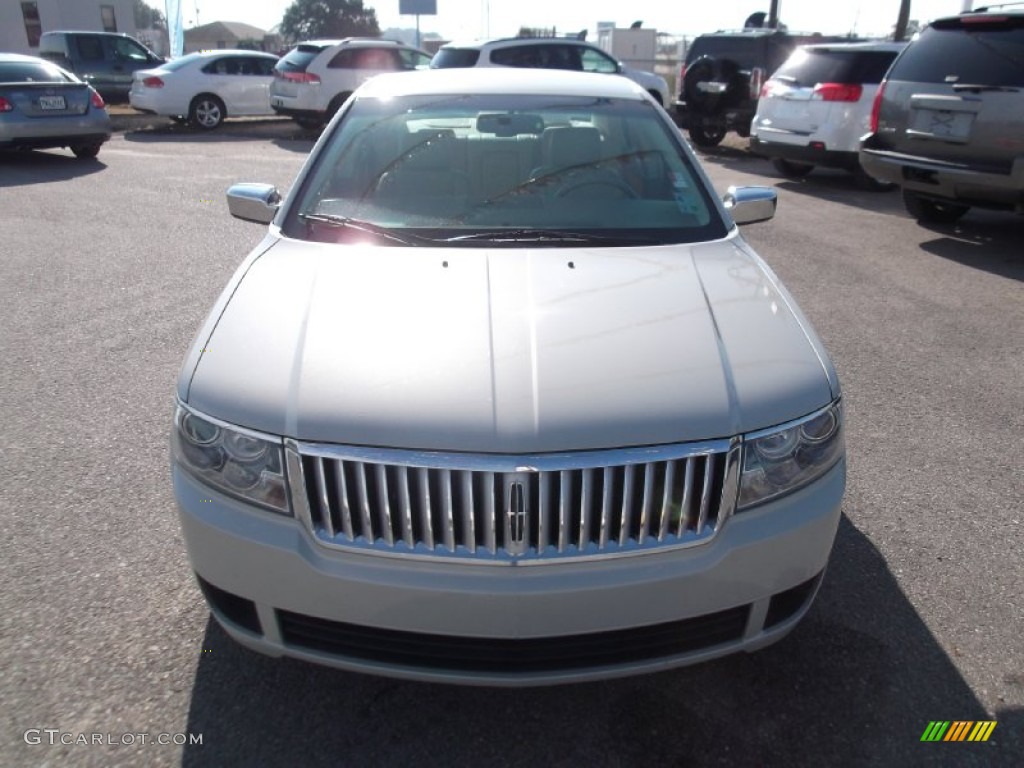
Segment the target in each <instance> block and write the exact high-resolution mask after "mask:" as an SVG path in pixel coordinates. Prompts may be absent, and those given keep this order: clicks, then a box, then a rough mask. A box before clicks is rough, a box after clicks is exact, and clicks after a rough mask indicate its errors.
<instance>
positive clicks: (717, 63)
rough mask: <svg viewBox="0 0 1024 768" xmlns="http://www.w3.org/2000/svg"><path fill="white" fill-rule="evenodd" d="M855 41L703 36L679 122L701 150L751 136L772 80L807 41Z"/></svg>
mask: <svg viewBox="0 0 1024 768" xmlns="http://www.w3.org/2000/svg"><path fill="white" fill-rule="evenodd" d="M844 40H845V41H846V42H850V38H842V37H825V36H823V35H795V34H791V33H789V32H783V31H780V30H777V29H771V28H751V29H741V30H733V31H724V32H713V33H709V34H706V35H699V36H698V37H696V38H695V39H694V41H693V43H692V44H691V45H690V47H689V48H688V49H687V51H686V61H685V62H684V63H683V65H682V67H680V70H679V78H678V80H677V91H678V93H677V95H676V100H675V103H674V105H673V115H674V117H675V120H676V123H677V124H678V125H679V126H680V127H681V128H685V129H686V130H687V132H688V133H689V136H690V140H691V141H692V142H693V143H694V144H696V145H697V146H699V147H714V146H717V145H718V144H720V143H721V142H722V139H724V138H725V136H726V134H727V133H728V132H729V131H735V132H736V133H738V134H739V135H740V136H743V137H747V136H750V126H751V123H752V122H753V119H754V114H755V113H756V112H757V100H758V98H759V96H760V93H761V87H762V86H763V85H764V83H765V81H766V80H767V79H768V76H769V75H771V73H772V72H774V71H775V70H776V69H778V68H779V67H780V66H782V64H783V62H785V61H786V59H787V58H789V56H790V54H791V53H792V52H793V50H794V49H795V48H796V47H797V46H798V45H802V44H807V43H829V42H842V41H844Z"/></svg>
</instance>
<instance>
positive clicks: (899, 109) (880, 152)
mask: <svg viewBox="0 0 1024 768" xmlns="http://www.w3.org/2000/svg"><path fill="white" fill-rule="evenodd" d="M870 129H871V130H870V133H869V134H868V135H867V136H866V137H865V139H864V142H863V143H862V145H861V152H860V161H861V164H862V165H863V166H864V169H865V170H866V171H867V172H868V173H869V174H870V175H871V176H873V177H875V178H876V179H879V180H880V181H883V182H889V183H892V184H899V185H900V186H901V187H902V189H903V202H904V204H905V205H906V207H907V210H908V211H909V212H910V214H911V215H912V216H914V217H915V218H917V219H919V220H920V221H927V222H937V223H949V222H953V221H956V220H957V219H959V218H960V217H961V216H963V215H964V214H965V213H966V212H967V211H968V210H969V209H970V208H971V207H972V206H977V207H979V208H991V209H995V210H1007V211H1014V212H1016V213H1022V212H1024V144H1022V139H1021V137H1022V136H1024V10H1022V9H1021V8H1015V9H1014V8H1008V7H1000V6H993V7H992V9H991V10H979V11H969V12H965V13H964V14H962V15H960V16H951V17H946V18H943V19H939V20H937V21H933V22H932V23H931V24H930V25H929V26H928V27H927V28H926V29H925V30H924V31H923V32H922V33H921V35H920V37H918V38H916V39H915V40H914V41H913V42H911V43H910V45H908V46H907V49H906V50H905V51H904V52H903V53H902V54H901V55H900V57H899V58H898V59H896V61H895V63H894V64H893V66H892V69H891V70H889V73H888V75H887V76H886V79H885V81H884V82H883V83H882V86H881V88H880V89H879V91H878V95H877V96H876V98H875V104H874V109H873V111H872V115H871V126H870Z"/></svg>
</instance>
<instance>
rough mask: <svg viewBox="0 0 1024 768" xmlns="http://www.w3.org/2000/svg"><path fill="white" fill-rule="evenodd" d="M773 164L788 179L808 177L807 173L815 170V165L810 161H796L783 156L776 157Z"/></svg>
mask: <svg viewBox="0 0 1024 768" xmlns="http://www.w3.org/2000/svg"><path fill="white" fill-rule="evenodd" d="M772 165H773V166H774V167H775V170H776V171H778V172H779V173H781V174H782V175H783V176H785V177H786V178H787V179H793V180H796V179H803V178H806V177H807V174H809V173H810V172H811V171H813V170H814V166H813V165H810V164H808V163H794V162H793V161H792V160H785V159H783V158H781V157H776V158H774V159H773V160H772Z"/></svg>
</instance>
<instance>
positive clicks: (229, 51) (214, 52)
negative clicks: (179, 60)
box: [185, 48, 280, 59]
mask: <svg viewBox="0 0 1024 768" xmlns="http://www.w3.org/2000/svg"><path fill="white" fill-rule="evenodd" d="M185 55H186V56H192V55H195V56H203V57H205V58H209V57H210V56H225V55H227V56H264V57H266V58H268V59H277V58H280V57H279V56H278V55H277V54H276V53H268V52H267V51H247V50H245V49H244V48H209V49H205V50H202V51H193V52H192V53H191V54H188V53H187V54H185Z"/></svg>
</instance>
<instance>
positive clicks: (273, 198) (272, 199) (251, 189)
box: [227, 184, 281, 224]
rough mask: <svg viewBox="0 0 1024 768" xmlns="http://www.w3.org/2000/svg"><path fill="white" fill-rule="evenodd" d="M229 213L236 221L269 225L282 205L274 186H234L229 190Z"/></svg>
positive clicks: (279, 194)
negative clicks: (241, 220)
mask: <svg viewBox="0 0 1024 768" xmlns="http://www.w3.org/2000/svg"><path fill="white" fill-rule="evenodd" d="M227 196H228V211H229V212H230V213H231V215H232V216H234V217H235V218H236V219H243V220H245V221H255V222H258V223H260V224H269V223H270V222H271V221H273V220H274V216H276V215H277V209H278V208H279V207H280V205H281V193H280V192H278V191H277V187H275V186H274V185H273V184H233V185H232V186H231V187H229V188H228V195H227Z"/></svg>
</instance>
